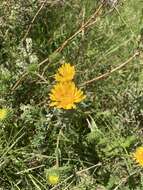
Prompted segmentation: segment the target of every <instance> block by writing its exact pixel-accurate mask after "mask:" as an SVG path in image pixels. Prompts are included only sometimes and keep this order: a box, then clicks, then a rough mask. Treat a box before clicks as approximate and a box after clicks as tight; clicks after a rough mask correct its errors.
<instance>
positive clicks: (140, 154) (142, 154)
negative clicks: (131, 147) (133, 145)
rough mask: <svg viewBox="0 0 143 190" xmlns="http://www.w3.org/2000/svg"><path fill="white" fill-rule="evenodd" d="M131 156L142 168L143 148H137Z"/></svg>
mask: <svg viewBox="0 0 143 190" xmlns="http://www.w3.org/2000/svg"><path fill="white" fill-rule="evenodd" d="M133 156H134V158H135V160H136V161H137V162H138V163H139V165H141V166H143V147H138V148H137V149H136V151H135V153H134V154H133Z"/></svg>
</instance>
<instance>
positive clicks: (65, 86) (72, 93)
mask: <svg viewBox="0 0 143 190" xmlns="http://www.w3.org/2000/svg"><path fill="white" fill-rule="evenodd" d="M49 96H50V99H51V101H52V103H51V104H50V106H55V107H56V108H63V109H67V110H68V109H72V108H76V105H75V103H79V102H81V101H82V100H83V99H85V95H83V92H82V91H81V90H80V89H78V88H77V87H76V86H75V84H74V82H64V83H57V84H55V85H54V87H53V89H52V90H51V93H50V94H49Z"/></svg>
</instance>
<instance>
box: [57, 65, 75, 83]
mask: <svg viewBox="0 0 143 190" xmlns="http://www.w3.org/2000/svg"><path fill="white" fill-rule="evenodd" d="M74 75H75V68H74V66H71V65H70V64H69V63H65V64H63V65H62V66H61V67H60V68H59V69H58V72H57V73H56V74H55V80H56V81H58V82H66V81H71V80H72V79H73V78H74Z"/></svg>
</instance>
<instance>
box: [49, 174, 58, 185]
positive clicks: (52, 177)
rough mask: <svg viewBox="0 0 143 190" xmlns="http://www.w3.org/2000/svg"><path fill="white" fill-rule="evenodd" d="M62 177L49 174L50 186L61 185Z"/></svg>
mask: <svg viewBox="0 0 143 190" xmlns="http://www.w3.org/2000/svg"><path fill="white" fill-rule="evenodd" d="M59 180H60V176H59V175H58V174H56V173H55V174H49V175H48V183H49V184H50V185H56V184H58V183H59Z"/></svg>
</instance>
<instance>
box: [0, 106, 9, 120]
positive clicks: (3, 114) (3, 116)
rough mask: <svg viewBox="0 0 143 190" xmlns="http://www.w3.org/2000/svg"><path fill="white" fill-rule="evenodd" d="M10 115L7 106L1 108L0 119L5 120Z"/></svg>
mask: <svg viewBox="0 0 143 190" xmlns="http://www.w3.org/2000/svg"><path fill="white" fill-rule="evenodd" d="M7 116H8V110H7V109H6V108H1V109H0V121H3V120H5V119H6V118H7Z"/></svg>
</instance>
